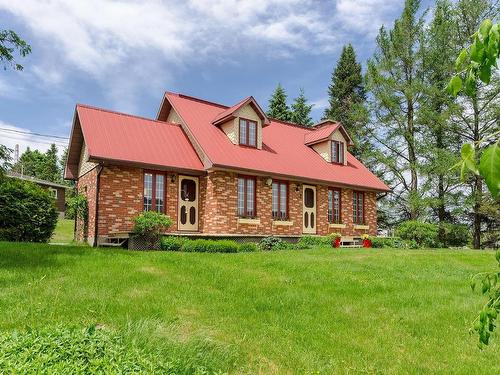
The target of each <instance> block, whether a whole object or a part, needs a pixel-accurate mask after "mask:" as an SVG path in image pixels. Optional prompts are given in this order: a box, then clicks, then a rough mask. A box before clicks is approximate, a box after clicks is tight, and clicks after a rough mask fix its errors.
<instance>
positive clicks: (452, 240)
mask: <svg viewBox="0 0 500 375" xmlns="http://www.w3.org/2000/svg"><path fill="white" fill-rule="evenodd" d="M442 226H443V228H444V244H445V245H446V246H465V245H467V243H468V242H469V239H470V231H469V227H468V226H467V225H465V224H451V223H443V224H442Z"/></svg>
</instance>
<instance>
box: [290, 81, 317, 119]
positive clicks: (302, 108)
mask: <svg viewBox="0 0 500 375" xmlns="http://www.w3.org/2000/svg"><path fill="white" fill-rule="evenodd" d="M312 107H313V105H312V104H307V98H306V96H305V94H304V89H300V93H299V96H298V97H296V98H295V99H294V101H293V104H292V112H291V116H290V121H292V122H294V123H295V124H299V125H304V126H312V125H313V120H312V118H311V110H312Z"/></svg>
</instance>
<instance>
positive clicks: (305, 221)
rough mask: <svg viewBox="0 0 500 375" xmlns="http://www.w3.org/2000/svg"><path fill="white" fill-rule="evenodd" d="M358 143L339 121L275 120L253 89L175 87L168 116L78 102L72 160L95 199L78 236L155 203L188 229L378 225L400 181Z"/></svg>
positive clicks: (219, 231) (317, 229) (93, 238)
mask: <svg viewBox="0 0 500 375" xmlns="http://www.w3.org/2000/svg"><path fill="white" fill-rule="evenodd" d="M351 144H352V141H351V139H350V137H349V135H348V134H347V132H346V131H345V129H344V127H343V126H342V125H341V124H339V123H336V122H332V121H323V122H321V123H319V124H317V126H315V127H314V128H305V127H301V126H298V125H294V124H291V123H287V122H283V121H278V120H274V119H270V118H268V117H266V115H265V113H264V112H263V111H262V109H261V108H260V106H259V105H258V104H257V102H256V101H255V99H254V98H253V97H249V98H246V99H244V100H242V101H241V102H239V103H238V104H236V105H234V106H232V107H227V106H224V105H221V104H217V103H212V102H209V101H205V100H202V99H198V98H194V97H190V96H186V95H181V94H175V93H169V92H167V93H166V94H165V96H164V98H163V101H162V103H161V105H160V108H159V110H158V114H157V118H156V120H152V119H147V118H143V117H138V116H132V115H128V114H124V113H118V112H113V111H109V110H105V109H99V108H95V107H90V106H86V105H77V106H76V110H75V116H74V120H73V128H72V131H71V138H70V143H69V148H68V159H67V165H66V168H65V178H67V179H72V180H75V181H76V183H77V189H78V191H79V192H81V193H83V194H85V195H86V196H87V199H88V207H89V215H88V221H87V222H86V223H83V222H81V220H79V221H78V222H77V233H76V236H77V239H80V240H85V239H86V240H87V241H88V242H89V243H91V244H93V245H96V244H100V243H105V241H106V240H107V239H109V237H112V236H117V235H125V234H126V233H129V232H130V231H131V230H132V227H133V218H134V217H135V216H137V215H138V214H140V213H141V212H142V211H145V210H154V211H159V212H164V213H165V214H167V215H169V216H170V217H171V218H172V219H173V222H174V224H173V225H172V227H171V228H170V230H169V231H170V232H172V233H174V234H182V235H193V236H196V235H198V236H222V237H238V236H241V237H243V236H244V237H259V236H267V235H277V236H282V237H299V236H301V235H303V234H311V235H314V234H319V235H326V234H328V233H331V232H341V233H342V235H344V236H351V237H359V236H361V235H362V234H364V233H368V234H371V235H376V233H377V207H376V195H377V193H379V192H387V191H389V188H388V187H387V186H386V185H385V184H384V183H383V182H382V181H381V180H379V179H378V178H377V177H376V176H375V175H373V174H372V173H371V172H370V171H368V169H366V167H364V166H363V164H361V162H359V161H358V160H356V159H355V158H354V157H353V156H352V155H351V154H350V153H349V152H348V147H349V146H350V145H351Z"/></svg>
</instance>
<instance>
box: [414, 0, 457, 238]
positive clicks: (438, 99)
mask: <svg viewBox="0 0 500 375" xmlns="http://www.w3.org/2000/svg"><path fill="white" fill-rule="evenodd" d="M455 30H456V19H455V17H454V9H453V5H452V4H451V2H450V1H449V0H437V1H436V5H435V8H434V11H433V18H432V20H431V22H430V23H429V26H428V27H427V29H426V39H425V53H424V54H423V64H424V70H423V77H424V85H425V87H424V93H423V95H422V96H421V99H420V100H419V109H418V117H419V119H420V122H421V124H422V125H423V127H422V128H423V129H422V134H423V137H422V138H421V139H422V140H421V144H422V154H423V156H424V157H423V160H422V163H421V164H422V172H423V174H424V176H425V179H426V180H425V183H426V185H427V186H428V189H429V192H430V196H429V204H430V206H431V208H432V210H433V212H432V213H433V216H435V217H437V219H438V222H439V237H440V240H441V241H442V242H443V243H444V235H445V233H444V226H443V224H444V223H445V222H451V221H453V220H454V217H453V215H452V209H453V208H454V207H452V205H453V204H454V202H455V201H457V200H462V199H463V197H462V196H461V191H462V189H456V188H457V185H458V184H459V182H460V181H459V178H458V173H453V172H450V165H455V164H456V163H457V161H458V160H457V158H458V156H457V150H458V149H459V147H460V139H459V137H456V136H455V135H454V134H453V132H452V131H451V130H452V124H451V121H450V118H451V116H452V115H453V114H454V113H455V112H456V106H455V105H454V98H453V97H452V96H451V95H450V94H449V93H448V91H447V90H446V86H447V84H448V82H449V81H450V79H451V77H452V76H453V74H454V71H455V57H456V55H457V54H458V52H459V50H458V43H457V38H456V35H455Z"/></svg>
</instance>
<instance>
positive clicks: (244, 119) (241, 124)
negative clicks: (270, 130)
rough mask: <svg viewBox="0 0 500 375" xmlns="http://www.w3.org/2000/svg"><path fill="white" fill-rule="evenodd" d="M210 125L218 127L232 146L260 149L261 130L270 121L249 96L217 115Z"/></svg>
mask: <svg viewBox="0 0 500 375" xmlns="http://www.w3.org/2000/svg"><path fill="white" fill-rule="evenodd" d="M212 124H213V125H215V126H218V127H220V129H221V130H222V131H223V132H224V133H225V134H226V135H227V137H228V138H229V140H230V141H231V142H232V143H233V144H235V145H240V146H246V147H255V148H258V149H262V128H263V127H265V126H268V125H269V124H270V121H269V119H268V118H267V116H266V115H265V113H264V111H262V109H261V108H260V106H259V105H258V104H257V102H256V101H255V99H254V98H253V97H252V96H250V97H248V98H246V99H244V100H242V101H241V102H239V103H237V104H235V105H234V106H232V107H230V108H227V109H226V110H224V111H222V112H221V113H219V114H218V115H217V116H216V118H215V119H214V120H213V121H212Z"/></svg>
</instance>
